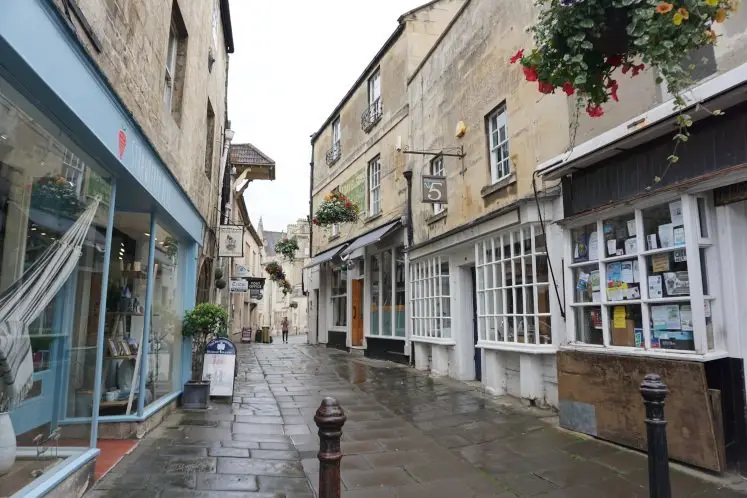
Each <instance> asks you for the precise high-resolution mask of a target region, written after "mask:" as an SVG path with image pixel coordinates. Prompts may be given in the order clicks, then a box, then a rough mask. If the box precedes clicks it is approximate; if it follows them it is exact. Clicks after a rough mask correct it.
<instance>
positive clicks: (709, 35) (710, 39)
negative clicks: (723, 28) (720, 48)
mask: <svg viewBox="0 0 747 498" xmlns="http://www.w3.org/2000/svg"><path fill="white" fill-rule="evenodd" d="M705 35H706V42H707V43H716V33H714V32H713V31H711V30H710V29H707V30H706V32H705Z"/></svg>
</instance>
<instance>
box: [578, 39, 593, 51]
mask: <svg viewBox="0 0 747 498" xmlns="http://www.w3.org/2000/svg"><path fill="white" fill-rule="evenodd" d="M581 48H583V49H584V50H591V49H593V48H594V45H593V44H592V43H591V42H590V41H589V40H584V41H583V42H581Z"/></svg>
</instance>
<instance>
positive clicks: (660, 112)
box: [536, 63, 747, 180]
mask: <svg viewBox="0 0 747 498" xmlns="http://www.w3.org/2000/svg"><path fill="white" fill-rule="evenodd" d="M746 82H747V63H745V64H742V65H741V66H737V67H736V68H734V69H731V70H729V71H727V72H725V73H723V74H720V75H718V76H715V77H713V78H711V79H709V80H707V81H704V82H702V83H700V84H699V85H696V86H694V87H693V88H692V89H690V90H688V91H687V92H685V93H684V94H683V98H684V99H685V101H686V102H687V103H688V107H687V109H686V111H687V110H692V109H694V108H697V106H698V105H699V104H701V103H706V102H709V101H712V100H714V99H716V98H717V97H719V96H721V95H724V94H728V93H730V92H731V91H733V90H736V89H738V88H739V87H740V86H742V85H743V84H745V83H746ZM742 93H743V95H739V94H737V95H733V96H732V97H733V99H732V100H737V102H738V101H741V100H747V91H744V92H742ZM724 100H725V101H726V100H727V99H726V96H725V99H724ZM737 102H731V103H728V102H725V103H726V104H727V105H726V106H725V107H730V106H733V105H736V103H737ZM712 110H715V109H712ZM678 114H679V111H677V110H676V109H675V105H674V99H671V100H668V101H666V102H664V103H663V104H660V105H658V106H656V107H654V108H653V109H650V110H648V111H647V112H645V113H643V114H640V115H639V116H636V117H635V118H633V119H631V120H628V121H627V122H625V123H623V124H621V125H619V126H616V127H615V128H612V129H611V130H608V131H606V132H604V133H602V134H600V135H597V136H596V137H594V138H592V139H590V140H587V141H586V142H584V143H582V144H580V145H578V146H576V147H574V148H573V150H571V151H570V152H566V153H563V154H560V155H558V156H555V157H554V158H552V159H550V160H548V161H545V162H543V163H542V164H540V165H538V166H537V168H536V171H537V172H538V174H539V175H542V176H544V177H545V179H546V180H555V179H558V178H561V177H563V176H565V175H567V174H568V173H571V172H572V170H573V169H581V168H585V167H587V166H591V165H592V164H594V163H597V162H599V161H600V160H601V159H602V157H600V156H603V155H604V153H607V156H605V158H606V157H608V156H611V155H614V154H616V153H617V152H619V151H622V150H627V149H630V148H633V147H635V146H637V145H640V144H641V143H644V142H647V141H650V140H653V139H654V138H658V137H659V136H661V135H664V134H666V133H667V132H669V131H673V130H674V126H675V123H674V120H675V119H676V116H677V115H678ZM710 116H711V114H710V113H709V112H707V111H701V112H700V113H699V114H698V115H697V116H693V121H697V120H702V119H705V118H708V117H710ZM667 124H671V125H672V127H673V128H672V130H669V129H668V126H667Z"/></svg>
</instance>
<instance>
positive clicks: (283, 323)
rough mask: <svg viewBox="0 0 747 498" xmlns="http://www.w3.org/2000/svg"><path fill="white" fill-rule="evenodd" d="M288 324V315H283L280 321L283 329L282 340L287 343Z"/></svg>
mask: <svg viewBox="0 0 747 498" xmlns="http://www.w3.org/2000/svg"><path fill="white" fill-rule="evenodd" d="M288 326H289V323H288V317H287V316H284V317H283V321H282V322H280V327H281V328H282V330H283V342H284V343H286V344H288Z"/></svg>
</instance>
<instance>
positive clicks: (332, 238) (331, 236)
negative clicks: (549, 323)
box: [327, 233, 340, 242]
mask: <svg viewBox="0 0 747 498" xmlns="http://www.w3.org/2000/svg"><path fill="white" fill-rule="evenodd" d="M339 238H340V234H339V233H338V234H337V235H330V236H329V238H328V239H327V240H328V241H330V242H332V241H333V240H337V239H339Z"/></svg>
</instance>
